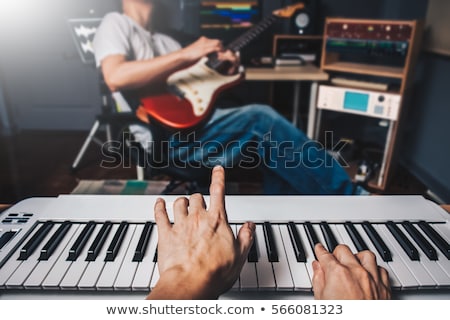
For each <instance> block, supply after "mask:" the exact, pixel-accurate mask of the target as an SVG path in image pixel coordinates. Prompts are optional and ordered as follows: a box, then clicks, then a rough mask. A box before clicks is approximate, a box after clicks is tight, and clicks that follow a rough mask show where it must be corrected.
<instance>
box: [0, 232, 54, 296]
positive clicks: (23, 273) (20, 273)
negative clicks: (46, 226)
mask: <svg viewBox="0 0 450 320" xmlns="http://www.w3.org/2000/svg"><path fill="white" fill-rule="evenodd" d="M57 228H58V225H54V226H53V227H52V228H51V229H50V231H49V232H48V233H47V235H46V236H45V237H44V239H43V240H42V241H41V243H40V244H39V246H38V247H37V248H36V250H35V251H34V252H33V254H32V255H31V256H29V257H28V259H26V260H24V261H23V262H22V264H21V265H20V266H18V267H17V269H16V270H15V271H14V273H13V274H12V275H11V277H10V278H9V279H8V281H6V287H7V288H12V289H15V288H22V287H23V284H24V282H25V280H26V279H27V278H28V276H29V275H30V274H31V272H33V270H34V268H35V267H36V265H37V264H38V263H39V256H40V255H41V249H42V248H43V247H44V246H45V244H46V243H47V241H48V240H50V238H51V237H52V235H53V233H54V232H55V231H56V230H57Z"/></svg>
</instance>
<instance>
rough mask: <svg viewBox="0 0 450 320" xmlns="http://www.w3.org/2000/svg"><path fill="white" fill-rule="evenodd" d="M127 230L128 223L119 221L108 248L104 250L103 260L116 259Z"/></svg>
mask: <svg viewBox="0 0 450 320" xmlns="http://www.w3.org/2000/svg"><path fill="white" fill-rule="evenodd" d="M127 230H128V223H127V222H121V223H120V225H119V228H118V229H117V231H116V234H115V235H114V238H113V240H112V242H111V244H110V245H109V247H108V250H107V251H106V257H105V261H114V260H115V259H116V256H117V253H118V252H119V250H120V248H121V246H122V243H123V239H124V237H125V235H126V233H127Z"/></svg>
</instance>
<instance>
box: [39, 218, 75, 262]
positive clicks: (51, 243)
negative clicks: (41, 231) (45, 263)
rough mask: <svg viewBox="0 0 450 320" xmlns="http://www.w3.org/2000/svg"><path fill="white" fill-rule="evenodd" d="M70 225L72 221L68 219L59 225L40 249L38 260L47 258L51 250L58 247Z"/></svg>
mask: <svg viewBox="0 0 450 320" xmlns="http://www.w3.org/2000/svg"><path fill="white" fill-rule="evenodd" d="M71 226H72V223H71V222H70V221H64V222H63V223H62V224H61V225H60V226H59V228H58V229H57V230H56V232H55V233H54V234H53V235H52V237H51V238H50V240H48V242H47V243H46V244H45V245H44V247H43V248H42V249H41V254H40V256H39V260H48V259H49V258H50V257H51V255H52V254H53V252H55V250H56V248H58V246H59V244H60V243H61V241H62V240H63V239H64V237H65V236H66V234H67V232H68V231H69V229H70V227H71Z"/></svg>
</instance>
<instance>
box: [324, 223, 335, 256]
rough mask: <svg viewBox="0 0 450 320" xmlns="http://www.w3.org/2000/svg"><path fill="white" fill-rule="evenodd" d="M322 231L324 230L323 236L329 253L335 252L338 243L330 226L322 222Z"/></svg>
mask: <svg viewBox="0 0 450 320" xmlns="http://www.w3.org/2000/svg"><path fill="white" fill-rule="evenodd" d="M320 229H321V230H322V234H323V236H324V238H325V243H326V244H327V247H328V251H330V252H333V251H334V249H335V248H336V247H337V245H338V242H337V240H336V237H335V236H334V234H333V232H332V231H331V229H330V226H329V225H328V223H326V222H321V223H320Z"/></svg>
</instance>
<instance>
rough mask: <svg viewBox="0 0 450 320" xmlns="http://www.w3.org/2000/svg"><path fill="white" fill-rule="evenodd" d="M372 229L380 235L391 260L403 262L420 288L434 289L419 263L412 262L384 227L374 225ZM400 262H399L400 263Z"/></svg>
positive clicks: (431, 281)
mask: <svg viewBox="0 0 450 320" xmlns="http://www.w3.org/2000/svg"><path fill="white" fill-rule="evenodd" d="M374 228H375V229H376V230H377V232H378V233H379V234H380V236H381V237H383V239H384V240H385V241H386V244H387V245H388V246H389V248H390V249H391V251H392V260H393V261H396V262H397V263H400V262H403V264H404V265H405V266H406V268H408V269H409V270H410V271H411V273H412V274H413V276H414V277H415V278H416V280H417V283H418V284H419V286H420V287H422V288H427V287H431V288H432V287H435V286H436V285H437V284H436V282H435V281H434V280H433V278H431V276H430V275H429V274H428V272H427V271H426V270H425V268H424V267H423V266H422V265H421V264H420V261H412V260H411V259H410V258H409V257H408V255H407V254H406V253H405V251H404V250H403V249H402V247H401V246H400V244H399V243H398V242H397V240H396V239H395V238H394V236H393V235H392V234H391V233H390V231H389V230H388V229H387V227H386V226H385V225H374ZM400 260H401V261H400Z"/></svg>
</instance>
